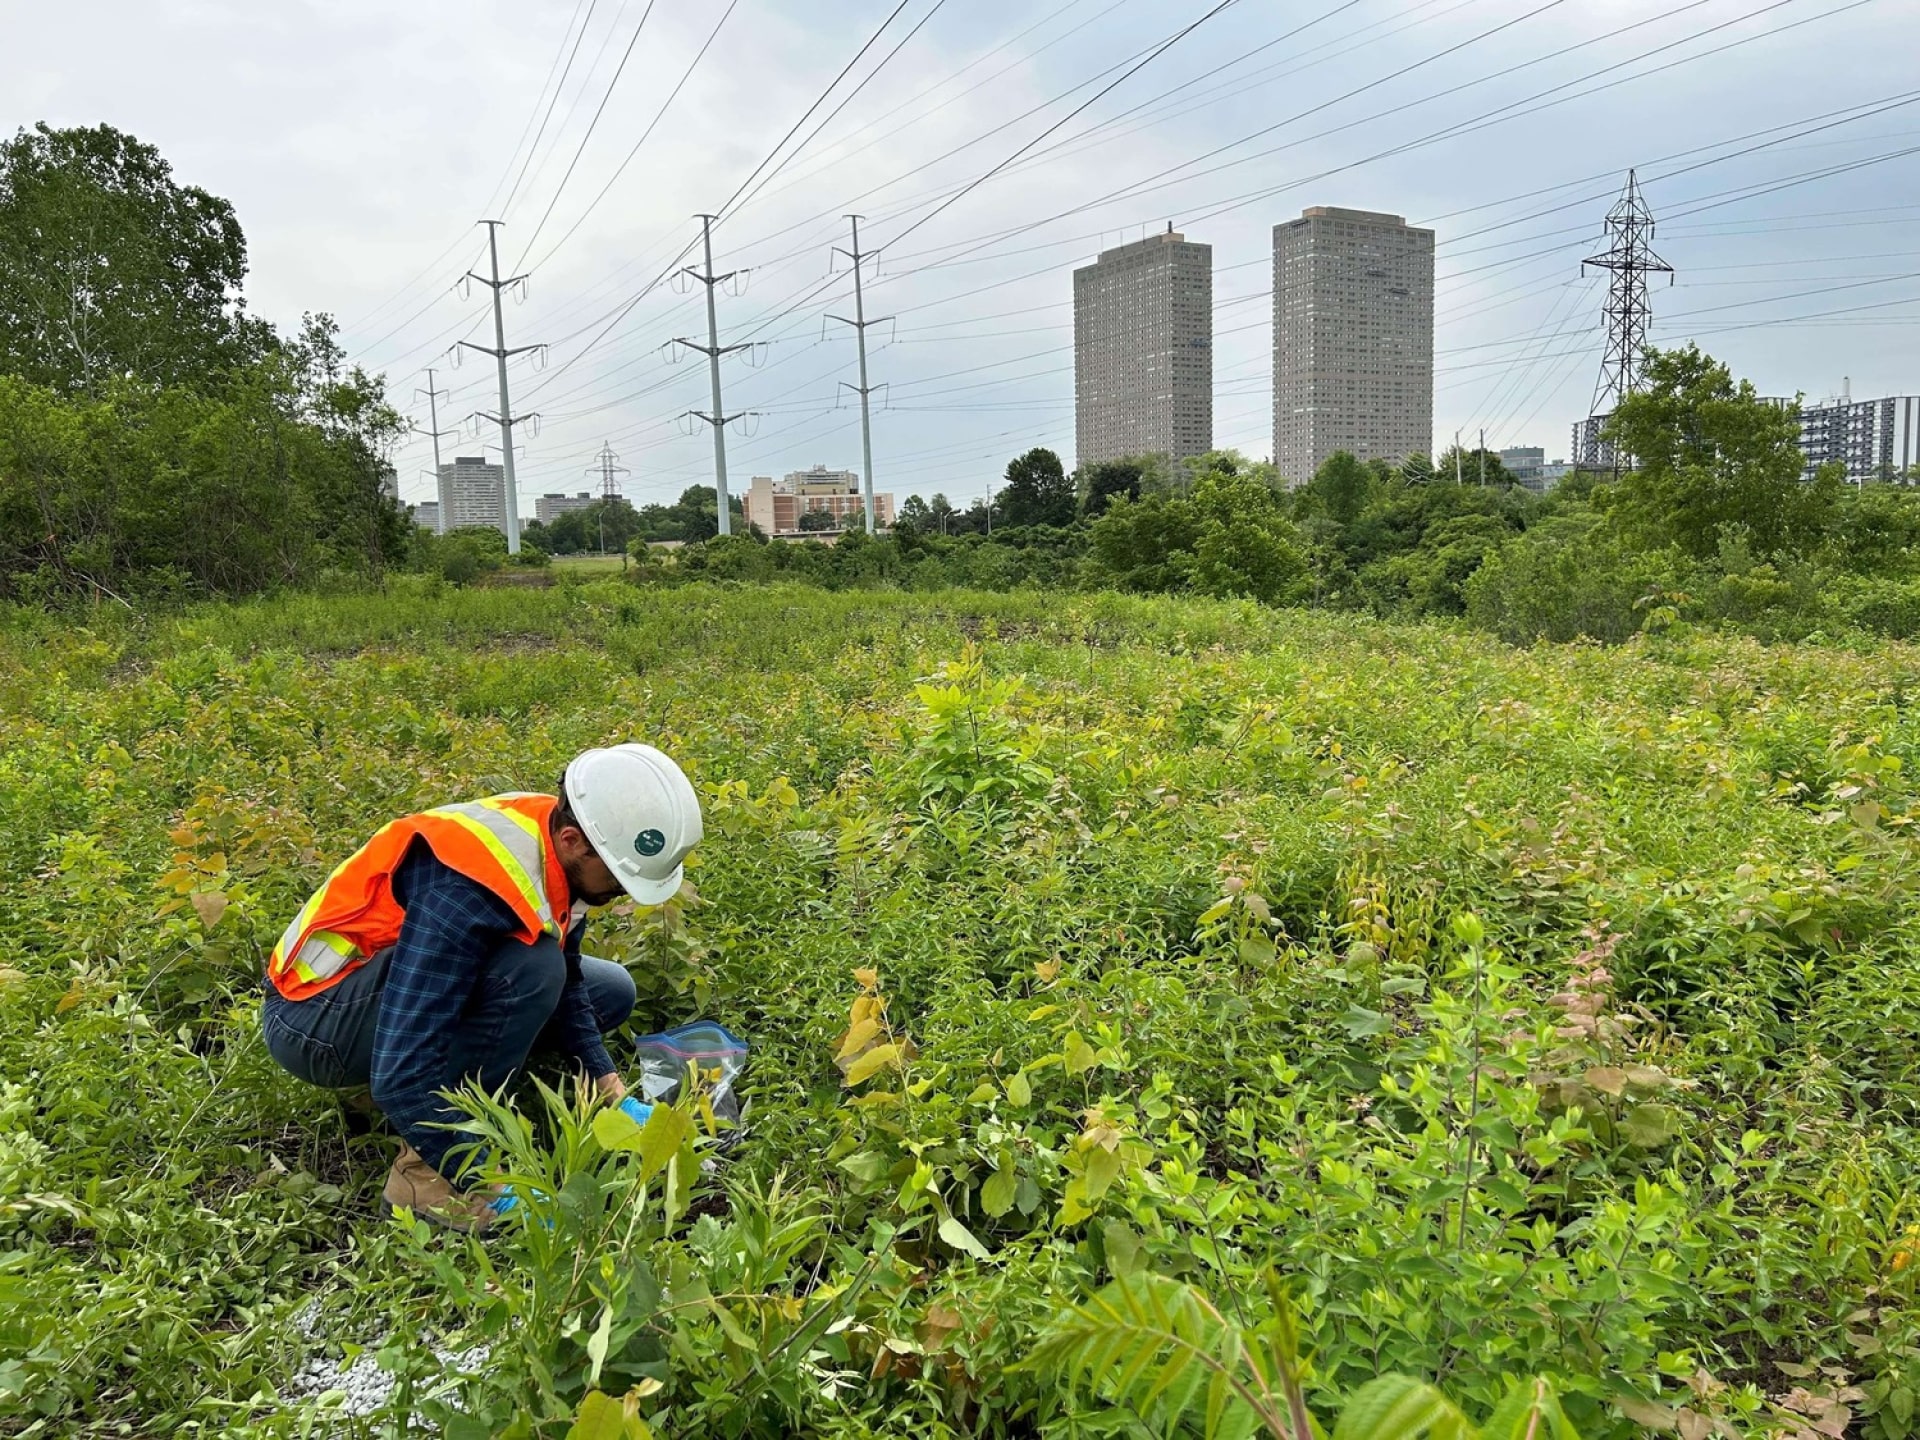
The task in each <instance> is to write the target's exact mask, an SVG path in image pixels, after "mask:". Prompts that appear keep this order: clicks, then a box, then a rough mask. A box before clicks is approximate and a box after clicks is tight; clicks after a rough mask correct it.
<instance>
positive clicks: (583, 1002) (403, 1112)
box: [371, 841, 614, 1170]
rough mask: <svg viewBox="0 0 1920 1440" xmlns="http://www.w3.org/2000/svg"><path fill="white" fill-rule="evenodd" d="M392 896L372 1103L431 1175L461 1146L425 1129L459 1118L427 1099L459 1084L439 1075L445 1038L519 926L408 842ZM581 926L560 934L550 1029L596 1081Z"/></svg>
mask: <svg viewBox="0 0 1920 1440" xmlns="http://www.w3.org/2000/svg"><path fill="white" fill-rule="evenodd" d="M393 898H394V899H395V900H397V901H398V902H399V903H400V906H401V908H402V909H404V910H405V911H406V918H405V919H404V920H403V921H402V922H401V925H400V939H399V941H398V942H397V943H396V944H395V945H394V948H393V955H392V956H391V958H390V959H389V961H388V964H387V983H386V988H385V990H384V992H383V993H382V994H381V997H380V1019H379V1023H378V1025H377V1026H376V1027H375V1030H374V1036H373V1073H372V1077H371V1078H372V1082H373V1095H374V1100H375V1102H376V1103H377V1104H378V1105H379V1106H380V1108H381V1109H382V1110H383V1111H385V1112H386V1115H387V1118H388V1119H389V1120H391V1121H392V1122H393V1123H394V1124H395V1125H396V1126H398V1127H399V1129H400V1132H401V1133H402V1134H403V1135H405V1136H406V1137H407V1141H408V1143H410V1144H411V1145H412V1146H413V1148H414V1149H415V1150H418V1151H419V1152H420V1156H421V1158H422V1159H424V1160H425V1161H426V1162H427V1163H428V1164H429V1165H431V1166H433V1167H434V1169H436V1170H438V1169H440V1168H441V1164H442V1162H443V1161H444V1159H445V1158H446V1153H447V1151H448V1150H449V1149H451V1148H452V1147H453V1146H455V1145H459V1144H464V1143H466V1141H465V1139H464V1137H462V1136H461V1135H460V1134H459V1133H458V1132H456V1131H449V1130H441V1129H436V1128H434V1127H435V1126H436V1125H438V1124H445V1123H449V1122H452V1121H457V1120H459V1119H460V1118H461V1116H460V1113H459V1112H458V1111H457V1110H454V1109H453V1108H452V1107H451V1106H449V1105H448V1104H447V1103H446V1102H445V1101H444V1100H442V1099H441V1098H440V1097H439V1096H438V1095H437V1094H436V1093H435V1092H436V1091H440V1090H446V1089H451V1088H452V1087H453V1086H454V1085H455V1084H457V1083H458V1082H459V1080H460V1078H461V1077H459V1076H457V1075H453V1074H451V1073H449V1070H448V1066H449V1063H450V1062H449V1059H448V1053H449V1048H450V1046H451V1043H452V1039H453V1033H454V1031H455V1029H456V1028H457V1027H458V1026H459V1024H460V1016H461V1013H462V1012H463V1011H464V1010H465V1009H466V1007H467V1002H468V1000H469V999H470V998H471V996H472V994H473V989H474V985H475V983H476V981H477V980H478V978H479V969H478V962H479V960H480V959H481V958H482V957H484V956H486V955H490V954H492V953H493V951H494V950H495V949H496V948H497V947H498V946H500V945H501V944H503V943H504V942H505V941H507V940H509V939H512V938H513V937H514V936H515V935H516V934H517V933H518V932H519V929H520V924H519V921H517V920H516V919H515V918H514V915H513V911H512V910H510V909H509V908H508V907H507V904H506V902H505V901H504V900H502V899H501V898H500V897H499V896H497V895H495V894H494V893H493V892H492V891H490V890H488V889H487V888H486V886H484V885H482V884H480V883H479V882H478V881H475V880H470V879H468V878H467V877H466V876H465V875H462V874H461V873H460V872H459V871H457V870H454V869H451V868H449V867H448V866H446V865H444V864H442V863H441V862H440V860H439V859H438V858H437V857H436V856H435V855H434V853H433V850H432V848H431V847H429V846H428V845H427V844H426V843H425V842H424V841H415V842H414V844H413V846H412V848H411V849H409V850H408V852H407V856H406V858H405V859H404V860H402V861H401V862H400V865H399V868H398V869H396V870H395V871H394V874H393ZM585 928H586V927H585V926H584V925H581V924H576V925H573V926H571V927H570V928H569V929H568V931H567V938H566V943H565V946H564V951H565V954H566V959H567V981H566V985H565V987H564V988H563V989H562V990H561V992H560V1004H559V1006H558V1008H557V1009H556V1010H555V1011H554V1023H555V1025H556V1027H557V1028H558V1030H559V1033H560V1038H561V1042H562V1044H563V1045H564V1046H565V1048H566V1050H567V1052H568V1053H569V1054H570V1055H571V1056H572V1057H573V1058H574V1059H576V1060H577V1061H579V1063H580V1065H581V1067H582V1068H583V1069H585V1070H586V1072H587V1073H588V1075H590V1076H592V1077H593V1078H595V1079H598V1078H599V1077H600V1076H602V1075H608V1074H611V1073H613V1068H614V1066H613V1060H612V1058H611V1057H610V1056H609V1055H608V1054H607V1047H606V1046H605V1045H604V1044H603V1043H601V1039H600V1026H599V1023H598V1022H597V1021H596V1020H595V1018H594V1014H593V1006H592V1005H591V1004H590V1003H589V1002H588V999H587V987H586V983H585V982H584V981H583V980H582V979H581V978H580V933H581V931H582V930H584V929H585Z"/></svg>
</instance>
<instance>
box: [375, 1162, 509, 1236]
mask: <svg viewBox="0 0 1920 1440" xmlns="http://www.w3.org/2000/svg"><path fill="white" fill-rule="evenodd" d="M381 1194H382V1195H383V1196H384V1197H385V1198H386V1202H387V1203H388V1204H389V1205H392V1206H394V1207H395V1208H396V1209H400V1210H411V1211H412V1212H413V1213H414V1214H415V1215H418V1216H419V1217H420V1218H421V1219H422V1220H427V1221H430V1222H432V1223H433V1224H435V1225H444V1226H445V1227H446V1228H447V1229H449V1230H460V1231H463V1232H466V1233H468V1234H475V1235H477V1234H479V1233H480V1232H481V1231H483V1230H485V1229H486V1228H487V1226H488V1225H489V1224H490V1223H492V1221H493V1219H494V1213H493V1211H492V1210H491V1209H489V1208H488V1198H489V1197H487V1196H486V1195H484V1194H481V1193H478V1192H464V1193H463V1192H462V1191H459V1190H456V1189H454V1188H453V1186H452V1185H451V1184H450V1183H449V1182H448V1181H447V1179H446V1177H445V1176H443V1175H442V1174H441V1173H440V1172H439V1171H438V1170H436V1169H434V1168H433V1166H431V1165H429V1164H428V1163H427V1162H426V1161H425V1160H423V1159H421V1158H420V1152H419V1151H418V1150H415V1149H414V1148H413V1147H412V1146H411V1145H409V1144H407V1143H406V1141H404V1140H403V1141H401V1142H400V1154H399V1156H398V1158H396V1159H395V1160H394V1162H393V1169H391V1170H390V1171H388V1172H387V1185H386V1189H385V1190H383V1191H381Z"/></svg>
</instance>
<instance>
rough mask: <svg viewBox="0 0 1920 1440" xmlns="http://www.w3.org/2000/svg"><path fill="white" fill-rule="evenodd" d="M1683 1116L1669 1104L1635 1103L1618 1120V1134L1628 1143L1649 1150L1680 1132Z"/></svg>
mask: <svg viewBox="0 0 1920 1440" xmlns="http://www.w3.org/2000/svg"><path fill="white" fill-rule="evenodd" d="M1684 1119H1685V1117H1683V1116H1682V1115H1681V1113H1680V1112H1679V1111H1678V1110H1676V1109H1674V1108H1673V1106H1671V1105H1658V1104H1653V1103H1651V1102H1650V1103H1648V1104H1645V1105H1636V1106H1634V1107H1633V1109H1631V1110H1629V1111H1628V1112H1627V1113H1626V1116H1625V1118H1623V1119H1622V1120H1621V1122H1620V1134H1621V1135H1622V1136H1623V1137H1625V1139H1626V1141H1627V1143H1628V1144H1630V1145H1638V1146H1639V1147H1640V1148H1641V1149H1643V1150H1650V1149H1652V1148H1653V1147H1654V1146H1656V1145H1664V1144H1666V1143H1667V1142H1668V1141H1669V1140H1671V1139H1673V1138H1674V1136H1676V1135H1678V1134H1679V1133H1680V1128H1681V1125H1682V1124H1683V1123H1684Z"/></svg>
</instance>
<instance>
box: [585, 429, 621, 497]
mask: <svg viewBox="0 0 1920 1440" xmlns="http://www.w3.org/2000/svg"><path fill="white" fill-rule="evenodd" d="M587 473H588V474H589V475H598V476H599V477H600V498H601V499H602V500H618V499H619V498H620V482H619V481H618V480H616V479H615V478H614V477H615V476H616V475H625V474H627V473H628V471H627V467H626V466H624V465H622V464H621V463H620V457H619V456H618V455H617V454H615V453H614V449H613V446H612V444H611V443H609V442H606V441H602V442H601V445H600V453H599V454H598V455H596V456H594V457H593V464H592V466H591V467H589V468H588V470H587Z"/></svg>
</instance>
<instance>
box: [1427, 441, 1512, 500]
mask: <svg viewBox="0 0 1920 1440" xmlns="http://www.w3.org/2000/svg"><path fill="white" fill-rule="evenodd" d="M1433 470H1434V476H1433V478H1434V479H1436V480H1438V481H1439V482H1440V483H1441V484H1443V485H1445V484H1451V483H1453V481H1454V480H1455V479H1456V478H1457V479H1458V480H1459V482H1460V483H1461V484H1462V485H1480V484H1482V483H1484V484H1485V486H1486V488H1487V489H1489V490H1496V489H1497V490H1510V489H1512V488H1513V487H1514V486H1515V485H1517V484H1519V483H1520V482H1519V481H1517V480H1515V479H1514V478H1513V474H1512V472H1511V471H1509V470H1508V469H1507V467H1506V466H1505V465H1503V464H1501V463H1500V456H1499V453H1498V452H1497V451H1493V450H1484V449H1477V448H1476V449H1472V450H1469V449H1467V448H1466V447H1464V446H1460V445H1455V446H1452V447H1450V448H1449V449H1447V450H1445V451H1443V452H1442V453H1441V456H1440V458H1439V459H1438V460H1436V461H1434V462H1433Z"/></svg>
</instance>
